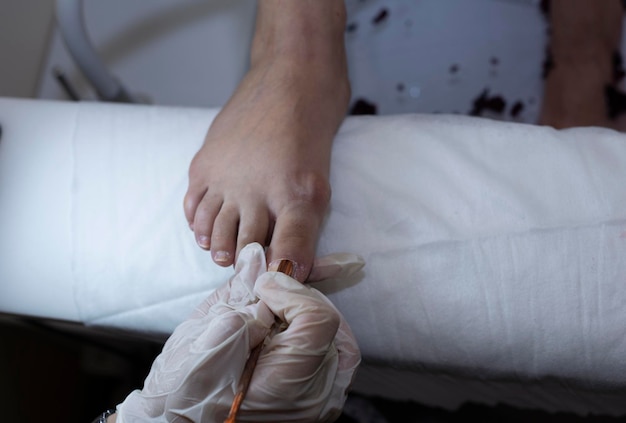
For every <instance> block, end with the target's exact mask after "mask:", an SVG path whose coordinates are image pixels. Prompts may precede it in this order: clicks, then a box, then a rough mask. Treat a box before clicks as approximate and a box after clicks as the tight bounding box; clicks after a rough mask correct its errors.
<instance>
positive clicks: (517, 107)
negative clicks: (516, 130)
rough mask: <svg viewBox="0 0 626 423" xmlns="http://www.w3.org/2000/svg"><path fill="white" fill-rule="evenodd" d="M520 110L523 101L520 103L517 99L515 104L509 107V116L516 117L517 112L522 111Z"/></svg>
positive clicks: (522, 109)
mask: <svg viewBox="0 0 626 423" xmlns="http://www.w3.org/2000/svg"><path fill="white" fill-rule="evenodd" d="M522 111H524V103H522V102H521V101H520V100H517V101H516V102H515V104H513V107H511V117H514V118H516V117H518V116H519V114H520V113H522Z"/></svg>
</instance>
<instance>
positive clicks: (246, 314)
mask: <svg viewBox="0 0 626 423" xmlns="http://www.w3.org/2000/svg"><path fill="white" fill-rule="evenodd" d="M352 257H355V256H352ZM338 259H339V260H332V258H326V259H324V260H320V261H319V262H318V264H319V265H318V268H319V269H318V272H317V274H318V275H325V276H332V275H336V274H337V273H340V272H342V271H343V272H346V271H347V272H349V273H351V272H353V271H355V270H358V269H360V268H361V267H362V262H360V261H359V259H358V257H357V258H356V261H355V260H350V256H348V260H346V256H345V255H344V256H338ZM342 262H343V264H342ZM320 269H321V270H320ZM275 316H278V317H279V318H280V319H281V320H282V321H283V322H285V323H286V324H287V325H288V326H287V327H286V329H284V330H283V331H282V332H280V333H278V334H275V335H274V336H272V337H271V338H267V339H266V340H265V342H266V345H265V346H264V348H263V350H262V352H261V356H260V358H259V361H258V363H257V367H256V369H255V371H254V374H253V378H252V381H251V383H250V387H249V390H248V392H247V394H246V397H245V400H244V402H243V405H242V407H241V410H240V411H239V414H238V419H237V421H241V422H251V421H255V422H261V421H268V422H270V421H271V422H278V421H290V422H318V421H322V422H324V421H327V422H331V421H334V420H335V419H336V418H338V417H339V415H340V413H341V410H342V408H343V404H344V401H345V399H346V395H347V391H348V388H349V386H350V384H351V382H352V378H353V376H354V373H355V371H356V368H357V367H358V365H359V363H360V358H361V357H360V352H359V349H358V346H357V343H356V340H355V339H354V336H353V334H352V332H351V330H350V328H349V327H348V325H347V323H346V322H345V320H344V319H343V317H342V316H341V314H340V313H339V312H338V310H337V309H336V308H335V307H334V306H333V305H332V303H331V302H330V301H329V300H328V299H327V298H326V297H325V296H324V295H323V294H322V293H320V292H319V291H317V290H315V289H313V288H310V287H308V286H306V285H303V284H301V283H300V282H298V281H296V280H295V279H292V278H290V277H288V276H286V275H284V274H282V273H278V272H266V262H265V254H264V251H263V248H262V247H261V246H260V245H259V244H250V245H248V246H247V247H245V248H244V249H243V250H242V251H241V253H240V256H239V259H238V261H237V265H236V267H235V275H234V276H233V277H232V278H231V280H230V281H229V282H228V283H227V284H225V285H224V286H223V287H222V288H220V289H218V290H216V291H215V292H214V293H213V294H212V295H210V296H209V298H207V300H205V301H204V302H203V303H202V304H201V305H200V306H199V307H198V308H197V309H196V310H195V312H194V313H193V314H192V315H191V317H190V318H189V319H188V320H186V321H185V322H183V323H182V324H180V325H179V326H178V327H177V328H176V329H175V331H174V333H173V334H172V335H171V337H170V338H169V339H168V340H167V342H166V343H165V346H164V348H163V351H162V352H161V354H160V355H159V356H158V357H157V358H156V360H155V361H154V363H153V365H152V369H151V370H150V373H149V375H148V377H147V378H146V380H145V383H144V387H143V389H142V390H136V391H134V392H132V393H131V394H130V395H129V396H128V397H127V398H126V399H125V400H124V402H123V403H121V404H120V405H118V407H117V423H136V422H142V423H156V422H195V423H200V422H202V423H205V422H220V423H221V422H223V421H224V420H225V419H226V417H227V416H228V412H229V409H230V406H231V403H232V401H233V398H234V395H235V393H236V390H237V386H238V383H239V380H240V378H241V374H242V371H243V368H244V365H245V363H246V360H247V358H248V355H249V353H250V351H251V349H252V348H254V347H255V346H256V345H258V344H259V343H260V342H263V340H264V338H266V336H267V335H268V333H269V329H270V327H271V326H272V324H273V323H274V321H275Z"/></svg>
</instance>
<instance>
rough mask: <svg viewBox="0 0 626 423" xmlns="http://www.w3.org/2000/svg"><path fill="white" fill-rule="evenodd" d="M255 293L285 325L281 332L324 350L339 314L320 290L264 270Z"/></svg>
mask: <svg viewBox="0 0 626 423" xmlns="http://www.w3.org/2000/svg"><path fill="white" fill-rule="evenodd" d="M255 293H256V295H257V296H258V297H259V299H260V300H261V301H263V302H264V303H265V304H266V305H267V307H269V309H270V310H272V312H273V313H274V314H275V315H276V316H278V317H279V318H280V319H281V320H282V321H283V322H285V323H286V324H287V325H288V327H287V329H286V330H285V331H284V332H282V333H281V334H280V335H284V337H289V339H290V341H291V342H293V345H297V346H298V347H300V348H302V349H305V350H310V351H317V350H326V349H327V348H328V345H330V343H331V342H332V341H333V339H334V338H335V334H336V333H337V329H338V328H339V323H340V315H339V313H338V311H337V309H336V308H335V307H334V306H333V304H332V303H331V302H330V301H329V300H328V299H327V298H326V297H325V296H324V295H323V294H322V293H321V292H319V291H317V290H315V289H313V288H310V287H308V286H306V285H303V284H301V283H300V282H298V281H297V280H295V279H293V278H290V277H289V276H287V275H285V274H282V273H278V272H267V273H265V274H263V275H261V277H259V279H258V280H257V282H256V285H255ZM277 336H278V335H277Z"/></svg>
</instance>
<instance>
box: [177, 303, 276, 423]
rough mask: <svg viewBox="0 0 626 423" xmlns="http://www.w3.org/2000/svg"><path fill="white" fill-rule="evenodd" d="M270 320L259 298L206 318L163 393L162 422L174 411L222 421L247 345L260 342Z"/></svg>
mask: <svg viewBox="0 0 626 423" xmlns="http://www.w3.org/2000/svg"><path fill="white" fill-rule="evenodd" d="M273 322H274V315H273V314H272V312H271V311H270V310H269V308H267V307H266V306H265V305H264V304H263V303H260V302H259V303H257V304H253V305H250V306H247V307H245V308H244V309H238V310H233V311H231V312H229V313H224V314H221V315H219V316H217V317H216V318H214V319H212V320H211V321H210V323H209V324H208V325H207V326H206V328H205V330H204V332H203V333H202V334H200V336H198V338H197V339H195V340H193V341H192V342H190V344H189V348H188V349H187V351H186V353H187V357H186V361H187V365H186V367H185V369H180V370H178V371H179V373H180V375H179V377H178V378H177V380H178V384H177V386H176V388H175V389H173V390H172V391H171V392H170V393H169V394H168V399H167V402H166V407H165V408H166V415H167V417H168V420H167V421H172V420H171V419H173V418H174V417H180V416H184V417H185V419H188V420H190V421H222V420H223V419H224V418H225V417H226V415H227V414H228V410H229V408H230V405H231V403H232V400H233V398H234V395H235V391H236V389H237V385H238V383H239V380H240V378H241V375H242V372H243V368H244V366H245V363H246V361H247V358H248V355H249V353H250V350H251V349H252V348H254V347H255V346H257V345H258V344H259V343H261V342H263V339H264V338H265V337H266V335H267V333H268V331H269V327H270V326H271V324H272V323H273ZM217 416H220V417H217ZM185 421H187V420H185Z"/></svg>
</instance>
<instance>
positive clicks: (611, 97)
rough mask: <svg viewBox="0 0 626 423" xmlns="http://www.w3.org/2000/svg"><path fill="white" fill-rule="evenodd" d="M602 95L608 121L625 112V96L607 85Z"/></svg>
mask: <svg viewBox="0 0 626 423" xmlns="http://www.w3.org/2000/svg"><path fill="white" fill-rule="evenodd" d="M604 95H605V99H606V106H607V114H608V117H609V119H615V118H616V117H617V116H619V115H621V114H622V113H624V112H626V94H624V93H622V92H620V91H619V90H618V89H617V88H615V87H614V86H612V85H607V86H606V87H605V89H604Z"/></svg>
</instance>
